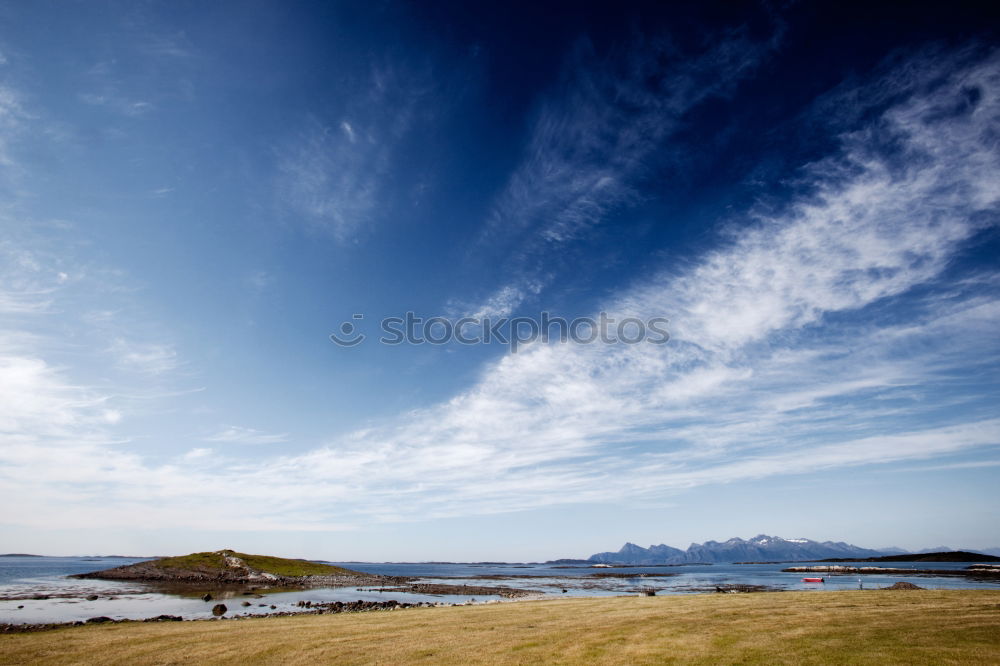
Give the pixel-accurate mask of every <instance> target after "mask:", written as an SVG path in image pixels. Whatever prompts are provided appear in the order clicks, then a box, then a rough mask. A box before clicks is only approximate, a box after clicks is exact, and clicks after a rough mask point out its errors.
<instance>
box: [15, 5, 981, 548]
mask: <svg viewBox="0 0 1000 666" xmlns="http://www.w3.org/2000/svg"><path fill="white" fill-rule="evenodd" d="M474 4H476V3H471V4H470V3H433V6H431V5H428V6H425V7H415V6H412V4H410V3H392V2H388V3H369V4H366V5H359V4H357V3H316V4H315V5H313V4H309V3H278V2H257V3H242V2H241V3H225V2H219V3H211V4H210V5H206V4H205V3H183V2H171V3H158V2H145V3H133V2H122V3H114V2H92V3H64V2H8V3H3V4H0V230H2V234H0V497H2V503H3V507H4V511H3V515H2V517H0V551H5V552H6V551H19V552H24V551H28V552H45V553H52V554H69V553H83V552H87V553H95V552H98V553H109V552H119V553H121V552H125V553H136V554H145V553H173V552H186V551H192V550H206V549H216V548H220V547H228V548H236V549H238V550H243V551H250V552H268V553H274V554H279V555H290V556H308V557H319V558H326V559H333V560H346V559H367V560H419V559H449V560H463V559H474V560H482V559H489V560H498V559H507V560H530V559H549V558H556V557H578V556H587V555H589V554H591V553H593V552H597V551H602V550H608V549H614V548H617V547H618V546H620V545H621V543H622V542H624V541H626V540H628V541H634V542H638V543H642V544H647V543H661V542H665V543H668V544H671V545H675V546H680V547H684V546H686V545H687V544H688V543H690V542H692V541H704V540H708V539H718V540H722V539H726V538H729V537H731V536H743V537H749V536H752V535H754V534H758V533H761V532H764V533H769V534H779V535H781V536H785V537H789V538H791V537H808V538H815V539H821V540H825V539H833V540H845V541H850V542H854V543H858V544H859V545H863V546H869V547H883V546H898V547H903V548H912V549H917V548H923V547H927V546H936V545H942V544H948V545H952V546H960V547H971V548H987V547H996V546H998V545H1000V533H998V531H997V528H996V524H997V521H996V512H995V506H996V504H997V500H998V499H1000V497H998V492H997V484H996V478H997V474H998V471H1000V413H998V409H997V404H998V398H1000V390H998V389H1000V373H998V370H1000V338H998V336H997V333H996V331H997V324H998V323H1000V270H998V268H1000V267H998V264H997V256H998V251H1000V236H998V232H997V225H998V221H1000V216H998V213H1000V208H998V205H1000V148H998V145H1000V144H998V139H997V137H998V136H1000V51H998V50H997V48H996V46H995V45H996V43H997V39H996V37H997V35H996V33H995V31H994V30H991V27H990V26H993V25H996V21H995V17H992V16H988V15H986V14H983V13H979V12H978V11H977V10H976V9H975V4H974V3H971V4H968V5H965V4H962V3H959V4H956V5H955V6H949V8H948V11H947V12H946V14H945V13H943V14H941V15H938V14H936V13H934V12H933V11H932V10H921V11H909V10H908V11H907V12H905V15H897V13H896V12H895V11H893V10H892V9H888V8H887V9H879V8H872V7H868V6H864V5H859V6H847V5H843V4H842V3H840V4H837V5H834V4H833V3H830V4H815V3H802V4H792V5H790V6H787V7H785V6H774V7H772V6H767V5H761V6H757V5H752V6H751V5H748V6H746V7H736V6H721V5H720V6H715V7H707V8H702V9H693V8H685V7H657V6H656V5H653V6H646V5H634V6H633V5H630V4H628V3H615V5H614V7H604V8H601V7H597V8H587V7H586V6H581V5H576V4H574V5H572V7H570V6H568V5H567V6H565V7H564V6H561V5H550V6H548V7H547V8H544V9H540V8H538V7H535V6H532V5H524V6H519V5H512V4H506V3H505V4H504V5H503V6H499V5H498V6H496V7H493V8H487V7H476V6H472V5H474ZM887 26H891V29H887ZM543 311H545V312H549V313H552V314H553V315H556V316H561V317H564V318H566V319H573V318H576V317H586V316H596V315H597V313H599V312H606V313H609V314H610V315H611V316H614V317H617V318H619V319H620V318H622V317H627V316H634V317H637V318H640V319H644V320H646V319H649V318H651V317H664V318H666V319H668V320H669V326H668V328H669V331H670V336H671V339H670V341H669V343H667V344H661V345H657V344H648V343H640V344H635V345H624V344H586V345H585V344H576V343H572V342H569V343H559V342H557V341H550V342H548V343H545V342H541V341H539V342H535V343H532V344H528V345H526V346H523V347H522V348H520V349H518V351H517V353H510V351H509V349H508V348H507V347H506V346H504V345H502V344H489V345H487V344H480V345H460V344H457V343H452V344H446V345H438V346H435V345H427V344H424V345H398V346H389V345H383V344H379V342H378V340H377V338H378V334H379V331H378V322H379V321H380V320H381V319H382V318H384V317H392V316H403V315H404V314H405V313H406V312H413V313H415V314H416V315H418V316H421V317H424V318H427V317H434V316H442V317H447V318H449V319H451V320H457V319H458V318H460V317H463V316H479V317H483V316H490V317H493V318H494V319H495V318H498V317H513V316H523V317H535V318H537V317H539V316H540V313H541V312H543ZM354 315H363V319H352V317H353V316H354ZM345 321H352V322H354V323H356V324H357V325H358V330H359V331H360V332H363V333H365V334H366V335H367V336H368V338H367V339H366V340H365V342H364V343H362V344H360V345H358V346H356V347H353V348H344V347H340V346H337V345H335V344H333V343H332V342H331V340H330V338H329V336H330V334H331V333H334V332H336V331H338V330H339V327H340V325H341V323H342V322H345Z"/></svg>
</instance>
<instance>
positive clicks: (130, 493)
mask: <svg viewBox="0 0 1000 666" xmlns="http://www.w3.org/2000/svg"><path fill="white" fill-rule="evenodd" d="M949 64H950V65H951V66H953V67H954V61H951V62H946V63H943V64H941V65H940V66H941V67H947V66H948V65H949ZM998 65H1000V58H998V56H997V55H991V56H990V57H989V58H987V59H985V60H981V61H979V62H978V63H976V64H974V65H973V66H969V67H964V68H960V69H957V70H956V71H954V72H952V73H950V74H948V75H947V76H939V75H938V74H939V73H938V72H933V73H932V74H933V76H932V79H933V80H931V81H927V82H925V84H926V85H922V86H917V87H916V88H918V89H919V92H918V93H916V94H911V95H909V96H902V97H905V99H904V101H901V102H898V103H897V104H896V105H895V106H893V107H891V108H889V109H888V110H887V111H885V112H884V113H883V114H882V115H881V117H880V118H879V119H878V122H879V125H880V127H881V128H882V129H883V130H888V131H891V132H893V133H894V135H895V136H896V138H897V143H898V144H899V145H900V146H902V149H904V150H907V151H911V153H912V154H913V156H914V159H912V160H908V161H907V163H906V168H905V169H899V168H898V165H896V164H894V163H893V162H892V160H891V159H886V158H885V157H884V156H882V155H879V154H878V153H875V152H873V151H872V150H871V149H870V147H869V143H868V141H867V140H866V137H865V136H864V134H862V133H858V134H850V135H845V136H844V137H842V144H843V149H842V151H841V153H840V154H838V155H837V156H835V157H833V158H830V159H828V160H825V161H823V162H820V163H818V164H816V165H813V166H812V167H811V168H809V169H808V170H807V171H806V172H805V174H804V178H806V179H807V180H808V182H809V184H811V185H812V189H811V192H810V195H809V196H808V197H802V198H800V199H797V200H795V201H793V202H792V203H791V204H790V205H788V206H787V207H786V208H784V209H783V210H780V211H774V212H771V213H770V214H767V215H764V214H759V215H757V216H756V217H755V219H754V220H753V225H752V226H750V227H744V228H742V229H733V230H732V232H731V233H730V236H729V240H728V241H726V243H725V244H724V245H723V246H721V247H719V248H718V249H716V250H715V251H714V252H710V253H708V254H706V255H704V256H702V257H700V258H693V259H692V260H691V262H690V264H689V265H687V266H684V267H680V268H673V269H666V270H664V271H663V272H662V273H661V274H659V275H656V276H653V277H651V278H650V279H649V280H648V282H647V283H645V284H643V285H640V286H637V287H636V288H634V289H632V290H630V291H628V292H626V293H623V294H619V295H618V296H617V297H615V298H613V299H610V301H609V302H608V303H606V304H605V305H606V307H604V308H603V309H604V310H606V311H608V312H610V313H612V314H613V315H617V316H627V315H638V316H666V317H668V318H669V319H670V321H671V325H670V326H671V334H672V341H671V343H670V344H668V345H665V346H653V345H634V346H624V345H621V346H608V345H572V344H562V345H561V344H550V345H543V344H535V345H532V346H528V347H525V348H524V349H523V351H522V352H521V353H518V354H516V355H510V356H506V357H504V358H502V359H501V360H499V361H497V362H495V363H491V364H489V365H488V366H486V367H485V368H484V369H483V372H482V375H481V377H480V378H479V380H478V381H477V382H476V383H475V384H474V385H473V386H471V387H470V388H468V390H465V391H463V392H461V393H459V394H458V395H456V396H454V397H453V398H452V399H451V400H448V401H446V402H443V403H441V404H438V405H435V406H432V407H430V408H427V409H423V410H419V411H416V412H412V413H409V414H406V415H403V416H402V417H401V418H400V419H399V420H398V421H396V422H393V423H388V424H383V425H381V426H378V427H373V428H370V429H367V430H362V431H358V432H355V433H353V434H351V435H348V436H345V437H340V438H337V439H336V440H333V441H331V442H329V443H327V445H325V446H322V447H320V448H316V449H314V450H311V451H307V452H305V453H299V454H295V455H287V454H283V453H281V452H277V453H274V454H273V455H268V456H263V455H261V456H254V457H247V456H238V457H234V458H232V459H227V458H226V457H224V456H223V455H219V454H217V453H215V452H213V453H212V454H208V453H203V452H202V451H201V450H199V449H194V450H193V451H192V450H189V451H188V452H187V454H181V455H179V456H177V458H176V459H173V460H171V461H170V462H169V463H162V464H158V463H155V462H153V461H151V460H146V459H143V458H141V457H140V456H138V455H136V454H134V453H130V452H128V451H126V450H123V447H121V446H119V445H117V444H116V443H115V442H114V439H113V437H111V436H110V433H109V432H107V430H108V428H110V426H109V424H108V422H107V419H106V418H105V417H104V414H105V410H107V409H114V408H113V407H109V406H108V405H107V404H106V403H107V402H108V397H107V396H106V395H104V394H103V393H101V392H97V391H94V390H92V389H88V388H86V387H80V386H75V385H74V384H73V382H71V381H70V380H69V379H68V378H67V376H66V373H65V372H64V371H63V370H61V369H59V368H55V367H53V366H51V365H50V364H48V363H46V362H45V361H44V360H42V359H41V357H40V355H38V354H28V353H22V352H18V353H12V354H10V356H11V357H12V360H10V361H8V362H7V364H6V365H3V366H0V368H2V369H3V372H4V374H3V375H2V376H0V381H2V382H3V387H4V388H3V391H5V393H3V394H2V396H0V409H2V410H4V411H0V424H3V427H2V429H0V436H2V438H3V440H2V442H3V446H2V447H0V497H2V500H3V502H4V506H9V505H11V506H16V505H18V503H21V504H23V503H24V500H23V498H30V508H31V510H30V511H23V512H22V511H15V512H11V513H10V514H9V515H8V516H6V518H5V519H6V520H7V521H8V522H13V523H18V524H30V525H34V526H39V525H44V526H50V527H51V526H74V527H88V526H95V525H103V526H131V525H134V523H135V520H136V519H137V518H138V517H142V519H143V520H144V521H147V522H150V523H155V524H158V525H162V526H165V527H171V526H182V527H186V528H188V529H213V528H223V527H224V528H226V529H259V530H265V529H274V530H281V529H288V530H329V529H343V528H347V527H350V526H352V525H360V524H365V523H367V522H371V521H380V520H381V521H390V520H404V519H405V520H419V519H427V518H431V517H437V516H457V515H473V514H485V513H494V512H504V511H514V510H522V509H530V508H537V507H544V506H550V505H556V504H566V503H580V502H616V501H623V500H634V499H636V498H642V499H643V500H644V501H645V500H650V499H660V498H662V497H663V496H664V495H668V494H671V493H675V492H679V491H681V490H683V489H685V488H690V487H694V486H699V485H706V484H715V483H729V482H738V481H742V480H748V479H760V478H767V477H770V476H775V475H782V474H795V473H800V472H807V471H816V470H825V469H838V468H849V467H856V466H862V465H879V464H888V463H894V464H897V465H898V463H900V462H902V461H916V460H930V459H933V458H935V457H941V456H950V455H958V454H969V453H976V452H985V451H989V450H995V448H996V447H997V446H1000V421H998V420H997V419H996V417H995V406H994V405H991V404H989V405H987V404H985V398H986V396H984V395H983V394H982V391H981V390H980V388H981V387H980V386H979V385H976V384H975V381H977V380H976V374H975V373H977V372H979V373H981V372H982V371H983V369H984V368H985V369H995V368H996V367H997V365H998V362H1000V348H998V346H997V340H996V333H995V332H996V328H997V324H998V323H1000V299H998V298H997V296H996V294H997V291H996V285H997V275H996V273H995V271H994V272H986V273H980V274H970V275H965V276H964V279H962V280H961V281H956V280H952V279H950V278H949V279H948V280H946V281H944V282H942V275H944V274H945V273H946V271H948V270H949V268H950V267H951V265H952V263H953V261H954V259H955V258H956V257H957V256H958V255H959V254H960V253H961V251H962V249H963V247H965V245H966V244H968V243H969V242H970V241H971V240H972V239H973V238H974V236H975V234H976V233H977V232H979V231H981V230H982V229H984V228H985V227H986V226H987V225H991V224H995V220H996V219H997V207H998V203H1000V185H998V183H1000V155H998V152H997V147H996V143H995V142H994V141H992V140H990V138H991V137H995V136H997V135H998V132H1000V120H998V119H1000V80H998V78H1000V66H998ZM924 70H925V68H922V67H911V68H910V69H909V70H908V71H924ZM934 81H936V82H937V84H936V86H932V85H931V83H933V82H934ZM889 83H890V84H893V85H895V84H896V83H898V82H895V83H894V82H889ZM879 85H886V83H885V82H880V83H879ZM968 86H976V87H978V88H979V89H980V90H981V91H982V95H981V96H980V101H979V103H978V106H976V108H975V109H973V110H971V111H970V112H968V113H965V114H958V115H952V116H948V117H940V114H936V113H935V109H937V108H940V107H946V106H948V104H949V102H950V101H953V100H954V98H955V96H956V95H958V94H960V93H961V91H962V90H963V89H965V88H967V87H968ZM917 287H920V288H922V289H915V288H917ZM500 305H502V303H501V304H500ZM8 399H9V400H10V401H11V402H8ZM8 405H11V406H8ZM278 437H282V438H283V437H285V436H284V435H271V434H266V433H261V432H259V431H256V430H252V429H249V428H245V427H238V426H231V427H227V428H224V429H222V430H221V431H220V432H219V433H216V434H215V435H214V439H212V438H210V439H211V440H212V441H220V442H227V441H232V442H238V441H246V442H249V441H253V440H255V439H257V440H260V439H261V438H272V439H273V440H274V441H278V440H277V439H274V438H278ZM994 457H995V456H994ZM248 458H249V459H248ZM95 509H100V510H99V511H98V510H95Z"/></svg>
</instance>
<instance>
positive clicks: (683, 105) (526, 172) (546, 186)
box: [472, 31, 770, 311]
mask: <svg viewBox="0 0 1000 666" xmlns="http://www.w3.org/2000/svg"><path fill="white" fill-rule="evenodd" d="M769 48H770V45H769V44H767V43H758V42H753V41H751V40H750V39H748V38H747V37H746V36H745V35H743V34H742V33H741V32H739V31H737V32H736V33H733V34H729V35H723V36H720V37H719V38H718V40H716V41H715V42H714V45H713V46H711V47H710V48H707V49H706V50H705V51H703V52H701V53H699V54H697V55H696V56H695V57H688V58H686V59H680V58H678V57H677V56H678V54H677V53H676V52H675V46H673V45H670V44H665V43H658V42H652V43H644V42H643V41H642V40H640V39H637V40H636V43H635V44H633V45H632V48H631V49H630V50H629V51H628V52H627V53H625V54H616V55H613V56H611V57H605V58H601V57H599V56H598V55H597V54H595V53H594V52H593V49H592V47H591V45H590V43H589V42H587V41H583V42H581V43H580V44H579V45H578V48H577V50H576V53H575V54H574V57H573V58H572V60H571V61H570V62H569V63H567V66H566V67H565V68H564V69H565V71H566V72H568V73H570V74H568V75H567V76H566V80H565V81H563V82H562V83H561V85H560V86H559V87H558V88H557V90H556V91H555V92H556V93H557V94H555V95H552V96H551V97H550V99H548V100H546V101H545V103H544V104H543V105H542V107H541V109H540V110H539V112H538V115H537V119H536V121H535V123H534V127H533V129H532V133H531V137H530V139H529V142H528V145H527V147H526V148H525V150H524V158H523V161H522V163H521V164H520V166H519V167H518V168H517V169H516V170H515V171H514V172H513V173H512V174H511V176H510V179H509V181H508V183H507V185H506V187H505V188H504V190H503V192H502V193H501V194H500V196H499V197H498V198H497V200H496V201H495V203H494V207H493V211H492V213H491V215H490V218H489V219H488V221H487V224H486V226H485V229H484V231H483V234H482V237H481V242H482V243H483V244H485V245H488V247H489V251H490V252H494V251H495V250H496V248H498V247H501V248H504V247H505V248H506V251H507V252H509V253H510V255H511V256H510V257H509V258H508V260H507V261H506V262H505V263H506V264H507V265H508V266H510V270H509V273H512V275H510V276H509V277H508V278H507V279H509V280H510V283H509V284H507V285H502V286H501V287H499V288H498V290H497V291H496V292H495V294H494V295H493V296H491V297H490V299H494V298H497V297H498V295H502V294H503V293H504V292H506V291H508V290H513V291H516V292H521V293H522V294H525V295H527V293H529V292H532V291H533V292H534V293H538V292H539V291H540V290H541V288H542V287H543V286H545V285H546V284H547V283H548V282H549V281H550V280H551V279H552V278H553V276H552V275H551V274H550V272H549V271H548V270H547V264H548V262H549V261H551V260H552V259H553V258H554V257H558V256H559V253H560V252H564V251H565V246H566V245H567V244H568V243H570V242H572V241H574V240H576V239H578V238H580V237H582V236H583V235H585V234H586V233H587V232H588V230H589V228H590V227H592V226H594V225H597V224H599V223H600V222H601V221H602V220H603V219H604V218H605V217H606V216H607V215H608V214H609V213H611V212H613V211H614V210H616V209H620V208H623V207H627V206H629V205H631V204H634V203H635V202H636V201H638V200H639V198H640V195H639V191H638V181H640V180H641V179H642V178H644V177H645V176H647V170H648V168H649V162H650V160H651V159H657V160H660V161H662V160H664V158H665V157H666V156H667V154H668V152H669V151H670V147H669V145H668V143H667V139H669V137H670V136H671V135H673V134H674V133H675V132H676V131H677V130H678V129H680V128H681V127H682V126H683V122H684V117H685V115H686V114H688V113H689V112H691V111H692V109H694V108H696V107H697V106H698V105H699V104H701V103H703V102H705V101H706V100H708V99H711V98H713V97H720V96H727V95H729V94H731V92H732V90H733V89H734V88H735V86H736V84H737V83H738V82H739V81H740V80H741V79H743V78H745V77H746V76H747V75H748V74H749V73H750V72H751V71H753V70H754V69H755V68H756V67H757V66H758V64H759V63H760V62H761V60H762V59H764V58H765V57H766V54H767V51H768V49H769ZM532 287H533V288H532ZM482 307H483V308H488V307H489V305H488V303H487V304H484V305H483V306H482ZM476 309H479V308H478V307H473V308H472V311H475V310H476Z"/></svg>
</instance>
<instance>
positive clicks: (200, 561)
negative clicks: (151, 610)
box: [153, 550, 358, 576]
mask: <svg viewBox="0 0 1000 666" xmlns="http://www.w3.org/2000/svg"><path fill="white" fill-rule="evenodd" d="M225 555H228V556H230V557H238V558H240V559H241V560H243V562H244V563H245V564H246V566H248V567H249V568H251V569H253V570H255V571H261V572H264V573H269V574H274V575H276V576H337V575H352V574H357V573H358V572H357V571H351V570H350V569H344V568H342V567H335V566H333V565H330V564H320V563H318V562H307V561H306V560H290V559H286V558H284V557H272V556H270V555H249V554H247V553H237V552H235V551H231V550H226V551H217V552H208V553H191V554H190V555H180V556H177V557H165V558H163V559H161V560H156V562H154V563H153V564H154V565H155V566H157V567H159V568H161V569H183V570H185V571H199V572H203V573H216V572H222V571H232V567H230V566H228V565H227V564H226V559H225Z"/></svg>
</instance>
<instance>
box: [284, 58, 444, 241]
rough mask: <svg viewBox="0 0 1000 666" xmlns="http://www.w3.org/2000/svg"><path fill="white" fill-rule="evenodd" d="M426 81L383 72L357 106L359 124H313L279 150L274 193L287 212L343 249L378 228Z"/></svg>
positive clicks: (360, 95)
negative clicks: (386, 186) (387, 186)
mask: <svg viewBox="0 0 1000 666" xmlns="http://www.w3.org/2000/svg"><path fill="white" fill-rule="evenodd" d="M419 79H420V77H417V76H412V75H408V74H405V73H403V72H401V71H397V70H396V69H394V68H384V69H376V70H374V72H373V74H372V81H371V82H370V83H369V85H368V86H367V88H366V89H364V90H362V91H360V92H359V93H358V94H357V95H356V96H355V97H354V98H352V99H351V100H350V103H349V105H348V106H349V107H350V109H351V110H352V111H353V112H354V113H353V114H352V115H353V116H356V118H352V120H350V121H348V120H340V121H338V122H336V123H333V124H328V123H326V122H325V121H323V120H321V119H319V118H317V117H312V118H310V119H308V120H307V121H306V122H305V123H304V126H303V127H302V128H301V129H300V130H299V131H298V133H297V135H296V136H295V137H294V138H292V139H291V140H290V141H288V142H286V143H285V144H284V145H282V146H279V148H278V150H277V157H278V159H277V178H276V183H275V190H276V194H277V198H278V202H279V205H280V206H281V207H282V209H284V210H287V211H288V212H289V213H290V214H291V215H292V216H293V217H294V218H298V219H300V220H301V221H303V222H305V223H306V224H308V225H309V226H311V227H313V228H316V229H320V230H322V231H324V232H326V233H329V234H330V235H332V236H333V237H334V238H336V239H337V240H339V241H341V242H347V241H349V240H352V239H354V238H355V237H356V236H357V235H358V233H360V232H361V231H362V230H363V229H364V227H365V226H366V225H368V224H370V223H372V222H374V221H375V219H376V217H377V214H378V211H377V206H378V205H379V204H382V203H384V201H385V198H386V192H385V191H384V190H383V181H384V180H385V178H386V177H387V176H388V175H389V172H390V169H391V166H392V162H391V160H392V156H393V154H394V151H395V150H396V148H397V145H398V143H399V141H400V140H401V139H402V138H403V137H404V136H405V135H406V134H407V133H408V132H409V131H410V127H411V124H412V122H413V116H414V109H415V106H416V104H417V103H418V102H419V101H420V100H421V98H422V97H423V96H424V94H425V91H424V88H423V86H422V85H421V83H420V81H419Z"/></svg>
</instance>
